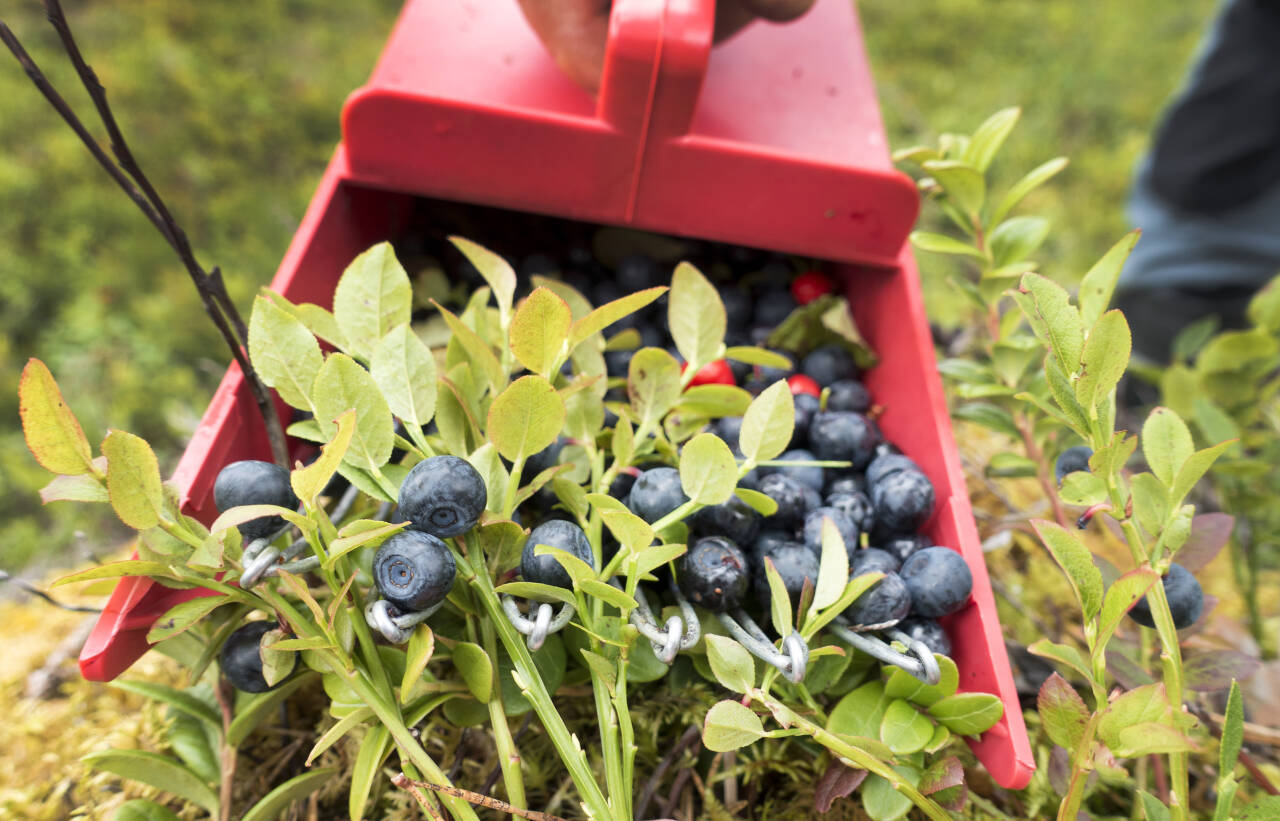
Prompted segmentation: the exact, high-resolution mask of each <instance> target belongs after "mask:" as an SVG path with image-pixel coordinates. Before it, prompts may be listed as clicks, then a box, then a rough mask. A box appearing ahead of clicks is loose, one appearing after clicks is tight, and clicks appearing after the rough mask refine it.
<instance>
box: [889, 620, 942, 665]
mask: <svg viewBox="0 0 1280 821" xmlns="http://www.w3.org/2000/svg"><path fill="white" fill-rule="evenodd" d="M898 629H899V630H901V631H902V632H904V633H906V634H907V635H908V636H910V637H911V638H913V639H915V640H916V641H919V642H923V643H924V646H925V647H928V648H929V649H930V650H932V651H933V652H934V653H937V654H938V655H940V656H949V655H951V638H950V637H949V636H948V635H947V631H946V630H943V629H942V625H941V624H938V623H937V622H936V621H934V620H933V619H918V618H910V619H903V620H902V621H900V622H898Z"/></svg>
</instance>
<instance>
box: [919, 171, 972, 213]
mask: <svg viewBox="0 0 1280 821" xmlns="http://www.w3.org/2000/svg"><path fill="white" fill-rule="evenodd" d="M921 167H922V168H924V170H925V171H928V172H929V173H930V174H931V175H933V178H934V179H935V180H937V181H938V182H939V183H940V184H941V185H942V187H943V188H944V189H945V190H946V192H947V196H949V197H951V199H952V200H953V201H954V202H955V204H956V205H958V206H960V207H961V208H962V209H964V211H965V212H966V213H967V214H970V215H977V213H978V212H979V211H980V210H982V203H983V200H984V199H986V196H987V181H986V180H985V179H983V176H982V172H980V171H979V170H978V169H976V168H974V167H973V166H972V165H969V164H967V163H963V162H959V161H957V160H926V161H925V162H924V163H922V164H921Z"/></svg>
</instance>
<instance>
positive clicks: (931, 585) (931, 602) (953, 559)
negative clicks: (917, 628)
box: [898, 547, 973, 619]
mask: <svg viewBox="0 0 1280 821" xmlns="http://www.w3.org/2000/svg"><path fill="white" fill-rule="evenodd" d="M898 575H900V576H902V580H903V581H904V582H906V584H907V589H908V590H910V591H911V612H912V614H913V615H916V616H924V617H925V618H927V619H938V618H942V617H943V616H949V615H951V614H952V613H954V612H956V611H957V610H959V609H960V608H961V607H964V605H965V602H967V601H969V595H970V594H971V593H972V592H973V574H972V573H970V572H969V565H968V564H966V563H965V560H964V559H963V558H961V556H960V554H959V553H957V552H955V551H954V550H951V549H950V548H946V547H926V548H925V549H924V550H921V551H918V552H916V553H914V554H913V555H911V556H910V557H909V558H908V559H907V560H906V561H905V562H903V563H902V569H901V570H899V571H898Z"/></svg>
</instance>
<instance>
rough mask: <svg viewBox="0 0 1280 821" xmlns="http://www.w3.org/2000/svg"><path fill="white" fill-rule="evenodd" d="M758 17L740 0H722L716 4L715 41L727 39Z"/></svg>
mask: <svg viewBox="0 0 1280 821" xmlns="http://www.w3.org/2000/svg"><path fill="white" fill-rule="evenodd" d="M755 19H756V15H755V12H753V11H751V10H750V9H748V8H746V7H745V6H743V5H742V3H741V2H740V0H721V2H719V3H717V4H716V29H715V41H716V42H717V43H719V42H721V41H722V40H727V39H729V38H730V37H732V36H733V35H735V34H737V33H738V32H739V31H741V30H742V29H744V28H746V27H747V24H748V23H750V22H751V21H752V20H755Z"/></svg>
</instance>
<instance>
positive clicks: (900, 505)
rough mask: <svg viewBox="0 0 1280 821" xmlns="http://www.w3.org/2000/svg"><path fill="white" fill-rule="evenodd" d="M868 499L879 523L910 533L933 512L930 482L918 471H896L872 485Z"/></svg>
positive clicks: (891, 528)
mask: <svg viewBox="0 0 1280 821" xmlns="http://www.w3.org/2000/svg"><path fill="white" fill-rule="evenodd" d="M871 501H872V502H873V503H874V504H875V506H876V521H877V522H878V523H879V524H880V525H881V526H883V527H885V528H887V529H889V530H892V531H896V532H898V533H910V532H912V531H914V530H916V529H917V528H919V527H920V525H922V524H924V523H925V521H926V520H927V519H928V518H929V516H930V514H932V513H933V502H934V495H933V483H932V482H930V481H929V479H928V477H926V476H925V475H924V474H923V473H921V472H920V471H918V470H899V471H897V472H895V473H890V474H889V475H888V476H886V477H884V478H883V479H881V480H880V482H879V483H878V484H875V485H872V487H871Z"/></svg>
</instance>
